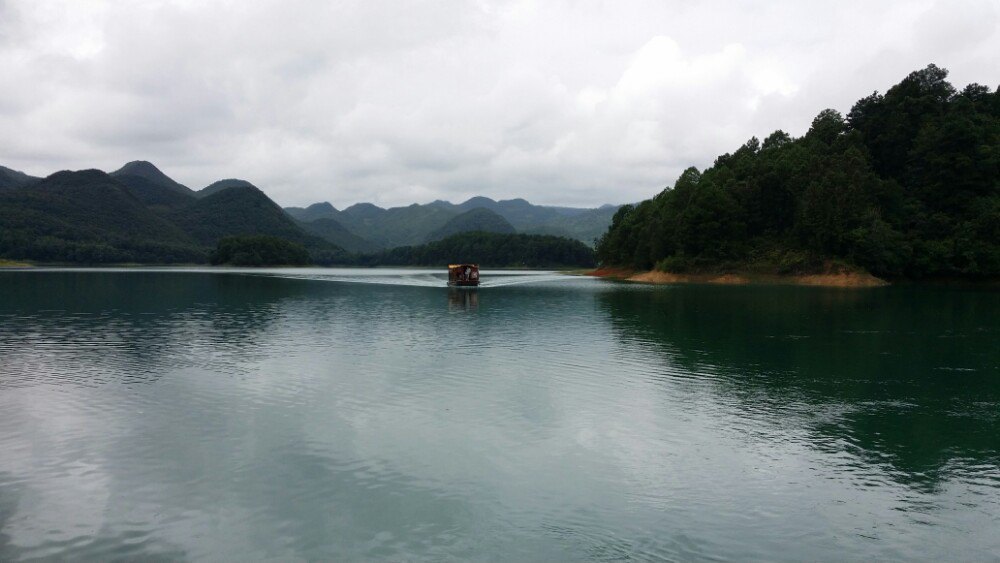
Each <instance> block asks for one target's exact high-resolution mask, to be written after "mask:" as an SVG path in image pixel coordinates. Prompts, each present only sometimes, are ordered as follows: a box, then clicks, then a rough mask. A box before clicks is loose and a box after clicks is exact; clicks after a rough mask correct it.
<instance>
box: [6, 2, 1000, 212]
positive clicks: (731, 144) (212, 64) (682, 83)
mask: <svg viewBox="0 0 1000 563" xmlns="http://www.w3.org/2000/svg"><path fill="white" fill-rule="evenodd" d="M998 29H1000V0H947V1H946V0H938V1H935V0H926V1H924V0H906V1H885V2H879V1H873V0H866V1H837V2H830V1H822V2H806V1H803V0H794V1H788V2H781V1H775V0H769V1H762V2H750V1H747V2H735V1H734V2H711V1H694V0H683V1H668V0H659V1H651V2H627V1H608V2H586V1H580V2H560V1H556V0H547V1H544V2H491V1H478V2H475V1H456V2H436V1H409V0H408V1H403V0H399V1H394V2H379V1H373V0H361V1H358V2H325V1H323V2H321V1H312V2H299V1H295V0H281V1H275V2H255V1H244V0H233V1H226V2H211V1H205V0H187V1H137V0H136V1H132V0H129V1H125V0H122V1H120V2H100V1H94V2H90V1H84V0H72V1H65V2H59V1H47V0H0V77H2V79H0V80H2V82H0V164H3V165H6V166H8V167H11V168H15V169H19V170H23V171H25V172H28V173H30V174H34V175H47V174H49V173H51V172H54V171H56V170H60V169H79V168H101V169H104V170H109V171H110V170H113V169H116V168H118V167H119V166H121V165H122V164H123V163H124V162H126V161H129V160H137V159H142V160H150V161H152V162H153V163H155V164H156V165H158V166H159V167H160V168H161V169H162V170H163V171H164V172H166V173H167V174H168V175H170V176H171V177H173V178H174V179H176V180H178V181H179V182H181V183H184V184H186V185H188V186H190V187H192V188H195V189H198V188H201V187H203V186H205V185H206V184H208V183H210V182H212V181H214V180H216V179H220V178H229V177H237V178H244V179H247V180H250V181H251V182H253V183H254V184H256V185H257V186H259V187H261V188H262V189H263V190H264V191H266V192H267V193H268V194H269V195H270V196H271V197H272V198H273V199H275V200H276V201H278V202H279V203H281V204H283V205H302V204H308V203H312V202H315V201H330V202H332V203H333V204H334V205H336V206H338V207H344V206H346V205H349V204H351V203H355V202H358V201H371V202H374V203H377V204H380V205H401V204H409V203H413V202H420V203H424V202H428V201H431V200H434V199H437V198H442V199H449V200H452V201H456V202H457V201H459V200H463V199H465V198H467V197H469V196H471V195H477V194H480V195H486V196H490V197H493V198H511V197H524V198H527V199H529V200H531V201H533V202H536V203H545V204H566V205H598V204H601V203H620V202H628V201H637V200H640V199H644V198H647V197H650V196H652V195H654V194H655V193H656V192H658V191H659V190H660V189H662V188H663V187H664V186H666V185H670V184H672V183H673V181H674V180H675V179H676V177H677V175H678V174H679V173H680V172H681V171H682V170H683V169H684V168H686V167H687V166H690V165H695V166H698V167H699V168H703V167H705V166H706V165H710V164H711V162H712V160H713V159H714V157H715V156H716V155H718V154H721V153H723V152H728V151H732V150H734V149H736V148H737V147H738V146H739V145H740V144H742V143H743V142H744V141H746V140H747V139H748V138H749V137H751V136H753V135H756V136H758V137H761V138H763V137H764V136H766V135H767V134H768V133H770V132H771V131H773V130H774V129H778V128H780V129H784V130H786V131H788V132H789V133H791V134H793V135H801V134H802V133H804V132H805V130H806V129H807V128H808V125H809V122H810V121H811V120H812V118H813V117H814V116H815V115H816V114H817V113H818V112H819V111H820V110H821V109H823V108H826V107H832V108H835V109H838V110H840V111H842V112H844V113H846V112H847V111H848V110H849V109H850V106H851V104H852V103H853V102H854V101H855V100H857V99H858V98H860V97H862V96H864V95H867V94H869V93H871V92H872V91H873V90H876V89H877V90H879V91H884V90H885V89H886V88H888V87H889V86H891V85H893V84H895V83H897V82H898V81H899V80H900V79H902V78H903V77H904V76H905V75H906V74H907V73H909V72H910V71H912V70H916V69H918V68H921V67H923V66H925V65H926V64H927V63H931V62H933V63H936V64H938V65H939V66H943V67H945V68H947V69H949V70H950V71H951V77H950V79H951V81H952V82H953V83H954V84H956V85H957V86H959V87H961V86H964V85H965V84H967V83H969V82H979V83H984V84H987V85H989V86H990V87H991V88H995V87H996V86H997V83H998V82H1000V54H998V53H1000V31H998Z"/></svg>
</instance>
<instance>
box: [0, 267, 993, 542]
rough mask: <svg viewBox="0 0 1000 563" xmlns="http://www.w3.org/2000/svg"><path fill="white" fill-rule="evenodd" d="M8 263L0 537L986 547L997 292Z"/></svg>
mask: <svg viewBox="0 0 1000 563" xmlns="http://www.w3.org/2000/svg"><path fill="white" fill-rule="evenodd" d="M484 280H485V286H484V287H482V288H480V289H478V290H475V291H471V292H470V291H449V290H448V289H447V288H445V287H442V284H443V280H442V278H441V277H440V276H439V275H437V274H436V273H434V272H427V271H406V270H374V271H373V270H355V271H351V270H319V269H317V270H285V271H282V270H273V271H259V270H258V271H254V272H252V273H240V272H218V271H215V272H213V271H200V272H199V271H176V270H174V271H169V270H168V271H151V270H126V271H17V272H11V271H8V272H0V560H10V559H14V560H17V559H31V558H57V559H64V558H68V559H101V560H104V559H136V558H144V559H146V558H166V559H201V560H219V559H226V560H236V559H265V558H272V559H281V560H288V559H341V560H343V559H347V560H357V559H391V560H454V559H461V560H466V559H474V560H484V559H485V560H524V559H532V560H553V559H568V560H622V559H638V560H660V559H680V560H690V559H715V558H718V559H767V560H802V559H809V560H817V559H818V560H845V559H847V560H862V559H872V558H878V559H934V560H941V559H951V560H953V559H961V560H986V559H997V558H1000V532H998V531H1000V465H998V463H1000V292H997V291H989V290H975V289H961V290H959V289H945V288H920V287H893V288H880V289H870V290H834V289H818V288H796V287H710V286H669V287H668V286H661V287H645V286H634V285H623V284H616V283H612V282H606V281H601V280H594V279H589V278H576V277H569V276H560V275H555V274H546V273H516V272H515V273H511V272H508V273H505V274H503V275H500V274H499V273H492V274H491V273H489V272H484Z"/></svg>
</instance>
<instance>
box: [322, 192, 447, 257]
mask: <svg viewBox="0 0 1000 563" xmlns="http://www.w3.org/2000/svg"><path fill="white" fill-rule="evenodd" d="M455 215H456V213H455V212H454V211H448V210H444V209H437V208H434V207H430V206H426V205H417V204H413V205H410V206H408V207H392V208H390V209H382V208H381V207H377V206H375V205H372V204H370V203H359V204H357V205H352V206H351V207H348V208H347V209H345V210H343V211H341V212H340V214H339V215H338V216H337V217H336V219H337V221H338V222H340V224H342V225H344V226H345V227H347V228H348V229H349V230H350V231H351V232H353V233H354V234H356V235H358V236H360V237H362V238H364V239H367V240H370V241H372V242H375V243H377V244H378V245H380V246H382V247H384V248H393V247H396V246H405V245H409V244H418V243H420V242H423V241H424V240H427V237H428V235H430V234H431V233H432V232H434V231H435V230H437V229H440V228H441V227H443V226H444V225H445V223H447V222H448V220H449V219H451V218H452V217H454V216H455Z"/></svg>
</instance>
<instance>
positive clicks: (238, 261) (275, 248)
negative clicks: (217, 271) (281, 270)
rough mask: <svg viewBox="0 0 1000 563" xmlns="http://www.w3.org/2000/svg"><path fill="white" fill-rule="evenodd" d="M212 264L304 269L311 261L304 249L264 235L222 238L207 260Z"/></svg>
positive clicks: (298, 245)
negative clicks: (302, 267) (300, 267)
mask: <svg viewBox="0 0 1000 563" xmlns="http://www.w3.org/2000/svg"><path fill="white" fill-rule="evenodd" d="M209 261H210V262H211V263H212V264H213V265H220V264H229V265H232V266H304V265H306V264H309V263H310V262H311V259H310V257H309V251H308V250H306V247H305V246H303V245H301V244H298V243H295V242H291V241H288V240H285V239H282V238H278V237H272V236H267V235H247V236H231V237H224V238H223V239H222V240H220V241H219V244H218V246H216V248H215V251H214V252H212V255H211V256H210V257H209Z"/></svg>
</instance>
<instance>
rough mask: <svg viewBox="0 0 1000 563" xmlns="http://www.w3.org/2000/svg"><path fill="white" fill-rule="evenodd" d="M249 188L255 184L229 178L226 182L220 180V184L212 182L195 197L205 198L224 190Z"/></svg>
mask: <svg viewBox="0 0 1000 563" xmlns="http://www.w3.org/2000/svg"><path fill="white" fill-rule="evenodd" d="M248 186H250V187H252V186H253V184H251V183H250V182H247V181H246V180H237V179H236V178H228V179H226V180H219V181H218V182H212V183H211V184H209V185H207V186H205V187H204V188H202V189H200V190H198V191H197V192H195V193H194V195H195V196H196V197H205V196H209V195H212V194H214V193H218V192H221V191H222V190H225V189H228V188H245V187H248Z"/></svg>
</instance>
